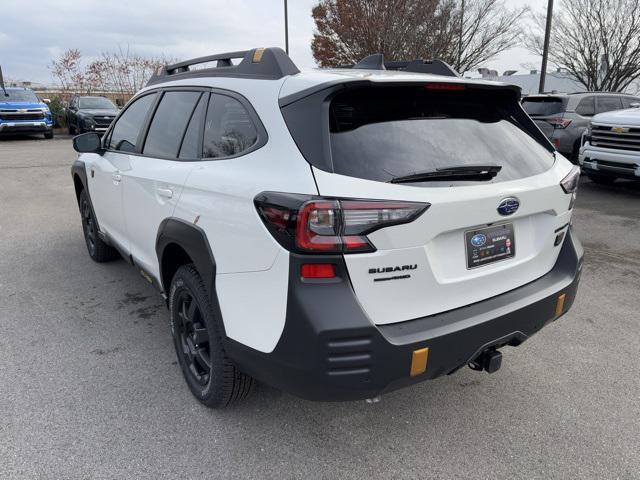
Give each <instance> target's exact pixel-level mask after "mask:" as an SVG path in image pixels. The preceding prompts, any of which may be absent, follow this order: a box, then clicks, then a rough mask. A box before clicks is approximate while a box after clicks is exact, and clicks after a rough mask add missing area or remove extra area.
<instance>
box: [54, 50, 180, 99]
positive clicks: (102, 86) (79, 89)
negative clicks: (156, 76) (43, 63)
mask: <svg viewBox="0 0 640 480" xmlns="http://www.w3.org/2000/svg"><path fill="white" fill-rule="evenodd" d="M167 63H172V60H171V59H168V58H165V57H143V56H141V55H138V54H136V53H133V52H131V51H130V50H129V48H128V47H127V48H126V49H122V48H119V49H118V50H117V51H116V52H113V53H109V52H104V53H102V55H101V56H100V57H99V58H98V59H97V60H94V61H92V62H90V63H89V64H86V65H85V62H83V58H82V54H81V53H80V50H78V49H69V50H67V51H66V52H64V53H63V54H62V55H61V56H60V57H59V58H58V59H56V60H53V62H52V63H51V74H52V76H53V77H54V79H55V80H56V81H57V83H58V84H59V85H60V87H61V89H62V90H63V92H64V95H65V97H69V96H70V95H71V94H72V93H83V94H91V93H92V92H95V91H98V90H99V91H102V92H107V91H108V92H112V93H114V94H116V95H120V96H122V97H126V98H129V97H131V96H132V95H133V94H134V93H136V92H137V91H138V90H140V89H141V88H142V87H144V86H145V84H146V83H147V81H148V80H149V78H151V75H152V74H153V72H154V71H155V70H156V69H157V68H158V67H159V66H161V65H166V64H167ZM126 98H123V100H126Z"/></svg>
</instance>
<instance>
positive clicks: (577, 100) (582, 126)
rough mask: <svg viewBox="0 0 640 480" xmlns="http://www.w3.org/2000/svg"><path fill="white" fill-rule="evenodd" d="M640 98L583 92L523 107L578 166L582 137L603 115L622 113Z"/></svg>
mask: <svg viewBox="0 0 640 480" xmlns="http://www.w3.org/2000/svg"><path fill="white" fill-rule="evenodd" d="M634 103H638V104H639V105H640V98H638V97H633V96H631V95H626V94H623V93H604V92H582V93H561V94H543V95H530V96H528V97H526V98H524V99H523V100H522V106H523V108H524V109H525V111H526V112H527V113H528V114H529V116H530V117H531V118H532V119H533V120H534V121H535V122H536V124H537V125H538V127H539V128H540V130H542V131H543V132H544V134H545V135H546V136H547V137H548V138H549V140H551V142H552V143H553V145H554V146H555V147H556V149H557V150H558V151H559V152H560V153H562V154H563V155H564V156H566V157H567V158H568V159H570V160H571V161H572V162H573V163H578V153H579V151H580V144H581V139H582V134H583V133H584V132H585V131H586V130H587V127H588V126H589V122H590V121H591V118H592V117H593V116H594V115H596V114H599V113H604V112H610V111H612V110H622V109H624V108H629V107H631V105H632V104H634Z"/></svg>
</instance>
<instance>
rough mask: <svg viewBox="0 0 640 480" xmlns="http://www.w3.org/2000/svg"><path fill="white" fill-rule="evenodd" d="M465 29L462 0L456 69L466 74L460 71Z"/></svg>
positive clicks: (462, 3)
mask: <svg viewBox="0 0 640 480" xmlns="http://www.w3.org/2000/svg"><path fill="white" fill-rule="evenodd" d="M463 29H464V0H462V2H461V4H460V32H459V34H460V36H459V37H458V65H457V66H456V70H458V73H461V74H462V75H464V72H461V71H460V66H461V64H462V32H463Z"/></svg>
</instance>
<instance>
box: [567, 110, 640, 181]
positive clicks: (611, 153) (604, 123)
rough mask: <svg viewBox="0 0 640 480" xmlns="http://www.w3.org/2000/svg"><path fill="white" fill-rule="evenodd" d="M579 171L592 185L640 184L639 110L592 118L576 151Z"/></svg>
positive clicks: (622, 111)
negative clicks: (618, 180)
mask: <svg viewBox="0 0 640 480" xmlns="http://www.w3.org/2000/svg"><path fill="white" fill-rule="evenodd" d="M579 161H580V165H582V171H583V172H584V173H585V174H586V175H587V176H588V177H589V178H590V179H591V180H593V181H594V182H596V183H604V184H611V183H613V182H614V181H615V180H616V178H628V179H633V180H640V108H637V107H636V108H629V109H627V110H618V111H616V112H607V113H601V114H599V115H596V116H595V117H593V120H592V121H591V124H590V125H589V128H588V130H587V132H586V134H585V135H584V137H583V145H582V148H581V149H580V159H579Z"/></svg>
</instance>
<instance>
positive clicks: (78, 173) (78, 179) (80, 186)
mask: <svg viewBox="0 0 640 480" xmlns="http://www.w3.org/2000/svg"><path fill="white" fill-rule="evenodd" d="M71 177H72V178H73V185H74V187H75V190H76V200H77V201H79V200H80V192H81V191H82V190H86V191H87V195H88V194H89V189H88V188H87V169H86V166H85V164H84V162H83V161H82V160H76V161H75V162H73V165H71Z"/></svg>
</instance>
